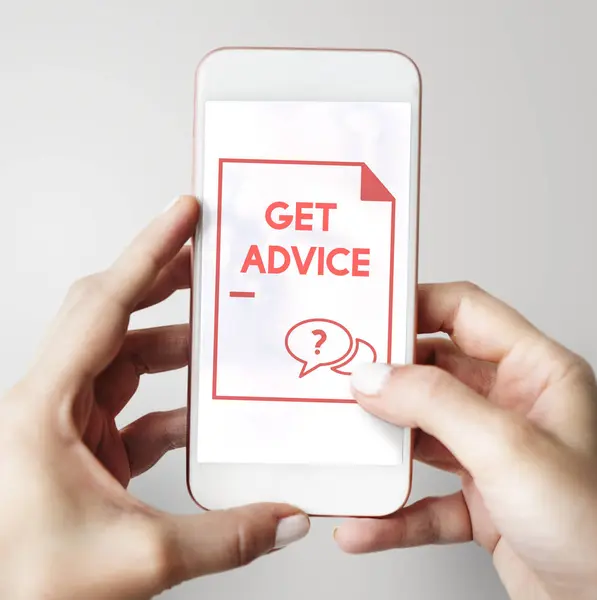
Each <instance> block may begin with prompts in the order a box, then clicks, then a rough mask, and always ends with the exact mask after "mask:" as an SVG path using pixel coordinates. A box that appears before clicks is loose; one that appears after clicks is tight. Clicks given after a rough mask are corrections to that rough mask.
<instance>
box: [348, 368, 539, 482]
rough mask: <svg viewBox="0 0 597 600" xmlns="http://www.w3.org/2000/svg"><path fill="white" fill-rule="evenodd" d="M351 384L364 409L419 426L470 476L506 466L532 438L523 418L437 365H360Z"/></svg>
mask: <svg viewBox="0 0 597 600" xmlns="http://www.w3.org/2000/svg"><path fill="white" fill-rule="evenodd" d="M352 388H353V392H354V396H355V398H356V399H357V401H358V402H359V404H360V405H361V406H362V407H363V408H364V409H365V410H367V411H368V412H370V413H372V414H374V415H376V416H378V417H380V418H381V419H383V420H385V421H388V422H390V423H394V424H395V425H399V426H402V427H411V428H418V429H422V430H423V431H425V432H426V433H427V434H429V435H430V436H432V437H434V438H436V439H437V440H439V441H440V442H441V443H442V444H444V446H446V448H447V449H448V450H449V451H450V452H451V453H452V454H453V455H454V457H455V458H456V460H458V462H459V463H460V464H461V465H462V466H463V467H464V468H465V469H466V470H467V471H469V472H470V473H471V474H472V475H473V476H475V477H479V478H485V477H491V476H492V475H494V474H495V473H496V472H498V471H499V472H505V471H507V470H509V469H510V468H511V467H512V466H513V465H512V461H515V460H517V458H518V456H517V452H518V451H519V450H521V446H523V445H525V444H530V443H531V442H532V439H533V433H534V431H532V426H531V424H529V423H528V422H527V421H526V419H524V418H523V417H522V416H520V415H517V414H513V413H509V412H507V411H505V410H502V409H501V408H499V407H498V406H495V405H493V404H491V403H490V402H488V401H487V400H486V399H485V398H483V397H482V396H480V395H479V394H477V393H476V392H474V391H473V390H472V389H470V388H469V387H468V386H466V385H464V384H463V383H461V382H460V381H458V380H457V379H456V378H455V377H452V376H451V375H450V374H448V373H446V372H445V371H442V370H441V369H438V368H437V367H427V366H420V365H409V366H406V367H400V368H392V367H390V366H388V365H382V364H379V363H378V364H370V365H363V366H361V367H360V368H359V369H357V370H356V371H355V372H354V373H353V376H352ZM525 436H526V439H525Z"/></svg>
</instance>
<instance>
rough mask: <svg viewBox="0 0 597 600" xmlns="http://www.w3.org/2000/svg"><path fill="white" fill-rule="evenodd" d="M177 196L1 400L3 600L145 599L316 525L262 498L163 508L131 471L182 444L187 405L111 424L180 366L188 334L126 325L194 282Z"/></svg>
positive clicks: (184, 204)
mask: <svg viewBox="0 0 597 600" xmlns="http://www.w3.org/2000/svg"><path fill="white" fill-rule="evenodd" d="M198 216H199V205H198V202H197V200H196V199H195V198H192V197H183V198H181V199H179V201H178V202H177V203H176V204H175V205H174V206H173V207H172V208H170V209H169V210H168V211H167V212H165V213H164V214H163V215H161V216H160V217H158V218H157V219H155V220H154V221H153V222H152V223H151V224H150V225H149V226H148V227H147V228H146V229H145V230H144V231H143V232H142V233H141V234H140V235H139V236H138V237H137V238H136V239H135V240H134V241H133V243H132V244H131V245H130V246H129V247H128V249H127V250H126V251H125V252H124V253H123V254H122V255H121V256H120V258H119V259H118V260H117V261H116V262H115V264H113V265H112V266H111V267H110V268H109V269H108V270H106V271H104V272H102V273H99V274H96V275H92V276H90V277H86V278H84V279H82V280H80V281H79V282H77V283H76V284H75V285H74V286H73V287H72V288H71V290H70V292H69V294H68V297H67V299H66V301H65V303H64V305H63V306H62V308H61V310H60V312H59V314H58V316H57V317H56V320H55V321H54V323H53V325H52V327H51V328H50V331H49V333H48V335H47V337H46V340H45V342H44V343H43V344H42V347H41V350H40V352H39V354H38V357H37V359H36V360H35V362H34V364H33V366H32V367H31V369H30V370H29V372H28V373H27V375H26V376H25V377H24V378H23V379H22V380H21V381H20V382H19V383H18V384H17V385H16V386H15V387H14V388H13V389H12V390H10V391H9V393H8V394H7V397H6V398H5V399H4V401H3V402H2V403H1V404H0V457H1V458H0V479H1V481H2V482H3V485H2V492H1V493H0V556H1V557H2V561H1V562H0V597H2V598H13V599H18V598H42V597H43V598H49V599H53V598H87V599H89V600H92V599H96V598H97V599H100V598H110V599H119V598H123V599H124V598H126V599H127V600H128V599H131V598H149V597H151V596H153V595H155V594H158V593H160V592H161V591H163V590H164V589H166V588H168V587H171V586H173V585H176V584H178V583H180V582H182V581H184V580H186V579H189V578H192V577H197V576H200V575H204V574H207V573H213V572H216V571H222V570H226V569H231V568H234V567H237V566H240V565H243V564H246V563H248V562H250V561H252V560H253V559H255V558H257V557H258V556H260V555H262V554H266V553H268V552H269V551H271V550H272V549H273V548H274V547H281V546H283V545H286V544H287V543H289V542H291V541H294V540H296V539H298V538H300V537H302V536H303V535H305V534H306V533H307V531H308V529H309V521H308V518H307V517H306V516H305V515H304V514H302V513H301V512H300V511H298V509H296V508H293V507H291V506H287V505H279V504H260V505H253V506H250V507H243V508H238V509H234V510H230V511H221V512H218V511H216V512H211V513H207V514H203V515H198V516H175V515H169V514H166V513H163V512H161V511H158V510H155V509H153V508H151V507H149V506H147V505H145V504H144V503H142V502H140V501H139V500H137V499H136V498H134V497H133V496H131V495H130V494H129V493H128V492H127V491H126V489H125V488H126V486H127V484H128V483H129V481H130V479H131V477H134V476H135V475H138V474H140V473H142V472H144V471H145V470H147V469H148V468H150V467H151V466H152V465H153V464H155V463H156V462H157V461H158V460H159V459H160V458H161V456H163V454H164V453H165V452H167V451H168V450H170V449H173V448H179V447H181V446H183V445H184V444H185V439H186V410H185V409H178V410H174V411H168V412H162V413H151V414H148V415H145V416H144V417H142V418H140V419H139V420H137V421H135V422H133V423H132V424H130V425H129V426H128V427H125V428H124V429H123V430H120V431H119V430H118V428H117V427H116V424H115V418H116V416H117V415H118V413H119V412H120V411H121V410H122V409H123V408H124V406H125V405H126V404H127V402H128V401H129V399H130V398H131V396H132V395H133V394H134V392H135V390H136V389H137V386H138V384H139V378H140V376H141V375H143V374H145V373H157V372H160V371H167V370H171V369H177V368H182V367H184V366H186V365H187V361H188V327H187V326H186V325H176V326H171V327H161V328H155V329H146V330H140V331H128V323H129V318H130V315H131V313H132V312H133V311H136V310H139V309H142V308H145V307H147V306H150V305H152V304H156V303H157V302H160V301H161V300H163V299H165V298H166V297H168V296H170V295H171V294H172V293H173V292H174V291H175V290H177V289H181V288H186V287H189V281H190V253H189V248H188V247H186V246H183V245H184V243H185V242H186V241H187V240H188V239H189V238H190V237H191V235H192V234H193V232H194V230H195V227H196V224H197V219H198Z"/></svg>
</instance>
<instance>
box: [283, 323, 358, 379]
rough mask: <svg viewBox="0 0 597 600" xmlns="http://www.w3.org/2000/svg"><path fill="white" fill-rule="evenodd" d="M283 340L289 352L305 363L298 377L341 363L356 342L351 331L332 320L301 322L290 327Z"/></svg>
mask: <svg viewBox="0 0 597 600" xmlns="http://www.w3.org/2000/svg"><path fill="white" fill-rule="evenodd" d="M284 343H285V345H286V350H287V352H288V354H290V356H292V358H294V359H295V360H297V361H298V362H300V363H301V364H302V368H301V372H300V373H299V378H300V377H304V376H305V375H308V374H309V373H312V372H313V371H315V369H318V368H319V367H325V366H331V365H335V364H336V363H338V362H341V361H342V360H344V359H345V358H346V357H347V356H348V355H349V354H350V351H351V350H352V346H353V344H354V342H353V339H352V335H351V334H350V331H348V329H346V327H344V325H340V323H337V322H336V321H332V320H331V319H307V320H305V321H300V322H299V323H297V324H296V325H293V326H292V327H291V328H290V329H289V330H288V333H287V334H286V340H285V342H284Z"/></svg>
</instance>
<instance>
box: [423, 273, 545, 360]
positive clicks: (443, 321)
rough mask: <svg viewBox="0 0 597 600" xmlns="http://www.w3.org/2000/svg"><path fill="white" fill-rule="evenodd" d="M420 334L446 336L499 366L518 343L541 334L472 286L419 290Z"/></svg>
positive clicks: (427, 286) (428, 286)
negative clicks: (497, 363) (441, 333)
mask: <svg viewBox="0 0 597 600" xmlns="http://www.w3.org/2000/svg"><path fill="white" fill-rule="evenodd" d="M418 326H419V333H437V332H440V331H442V332H444V333H447V334H448V335H450V337H451V338H452V340H453V341H454V343H455V344H457V345H458V347H459V348H460V349H461V350H462V351H463V352H464V353H465V354H468V355H469V356H471V357H473V358H478V359H481V360H486V361H491V362H499V361H500V360H501V359H502V358H503V357H504V356H505V355H506V354H507V353H508V352H509V351H510V350H511V349H512V348H513V347H514V346H515V345H516V344H517V343H518V342H519V341H521V340H524V339H525V338H529V337H531V338H537V337H539V338H541V337H543V336H542V334H541V333H540V332H539V331H538V330H537V329H536V328H535V327H534V326H533V325H531V323H529V322H528V321H527V320H526V319H525V318H524V317H523V316H522V315H520V314H519V313H518V312H516V311H515V310H514V309H513V308H511V307H509V306H508V305H507V304H504V303H503V302H501V301H500V300H498V299H497V298H494V297H493V296H490V295H489V294H488V293H487V292H485V291H483V290H481V289H480V288H478V287H477V286H475V285H473V284H470V283H439V284H424V285H420V286H419V288H418Z"/></svg>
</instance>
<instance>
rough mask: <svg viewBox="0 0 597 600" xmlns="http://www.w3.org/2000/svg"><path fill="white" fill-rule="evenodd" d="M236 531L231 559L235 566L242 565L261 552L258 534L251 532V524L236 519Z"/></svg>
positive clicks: (252, 559)
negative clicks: (232, 557)
mask: <svg viewBox="0 0 597 600" xmlns="http://www.w3.org/2000/svg"><path fill="white" fill-rule="evenodd" d="M236 532H237V533H236V543H235V545H234V559H233V560H234V564H235V566H237V567H244V566H246V565H248V564H250V563H252V562H253V561H254V560H255V559H256V558H257V557H258V556H259V555H260V554H261V544H260V543H259V540H258V536H255V535H254V534H253V531H252V528H251V526H250V525H249V524H248V523H246V522H245V521H243V520H239V521H238V524H237V530H236Z"/></svg>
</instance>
